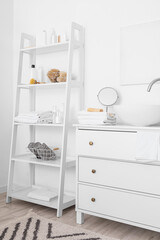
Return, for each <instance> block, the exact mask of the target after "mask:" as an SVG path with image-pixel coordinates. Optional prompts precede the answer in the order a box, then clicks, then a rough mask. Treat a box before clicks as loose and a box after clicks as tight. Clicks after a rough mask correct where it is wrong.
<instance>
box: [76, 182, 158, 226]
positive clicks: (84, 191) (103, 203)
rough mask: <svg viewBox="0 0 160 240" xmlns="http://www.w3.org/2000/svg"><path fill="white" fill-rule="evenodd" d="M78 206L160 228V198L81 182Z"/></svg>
mask: <svg viewBox="0 0 160 240" xmlns="http://www.w3.org/2000/svg"><path fill="white" fill-rule="evenodd" d="M78 194H79V198H78V206H77V207H78V208H79V209H82V210H86V211H90V212H94V213H99V214H102V215H103V216H104V215H106V216H107V215H108V216H111V217H115V218H119V219H123V220H128V221H132V222H138V223H141V224H144V225H149V226H152V227H157V228H160V211H159V208H160V199H158V198H151V197H147V196H143V195H136V194H133V193H129V192H123V191H116V190H113V189H103V188H98V187H91V186H86V185H81V184H79V186H78Z"/></svg>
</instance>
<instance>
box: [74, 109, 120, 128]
mask: <svg viewBox="0 0 160 240" xmlns="http://www.w3.org/2000/svg"><path fill="white" fill-rule="evenodd" d="M78 122H79V124H93V125H94V124H115V123H116V118H115V116H112V114H109V113H106V112H87V111H80V112H79V113H78Z"/></svg>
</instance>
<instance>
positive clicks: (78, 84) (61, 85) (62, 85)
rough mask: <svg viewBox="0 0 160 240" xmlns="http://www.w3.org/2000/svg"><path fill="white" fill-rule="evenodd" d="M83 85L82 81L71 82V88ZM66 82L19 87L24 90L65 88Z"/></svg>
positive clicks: (21, 85)
mask: <svg viewBox="0 0 160 240" xmlns="http://www.w3.org/2000/svg"><path fill="white" fill-rule="evenodd" d="M80 84H81V82H80V81H77V80H71V82H70V84H69V86H71V87H79V86H80ZM66 85H67V84H66V82H60V83H58V82H57V83H44V84H24V83H22V84H19V85H18V86H17V87H18V88H24V89H30V88H38V89H42V88H65V87H66Z"/></svg>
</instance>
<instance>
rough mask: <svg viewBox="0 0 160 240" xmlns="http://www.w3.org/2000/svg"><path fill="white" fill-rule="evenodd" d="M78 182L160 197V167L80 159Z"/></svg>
mask: <svg viewBox="0 0 160 240" xmlns="http://www.w3.org/2000/svg"><path fill="white" fill-rule="evenodd" d="M78 180H79V181H81V182H88V183H93V184H100V185H105V186H111V187H116V188H123V189H128V190H134V191H140V192H146V193H150V194H157V195H160V166H154V165H145V164H138V163H127V162H120V161H110V160H103V159H93V158H85V157H79V159H78Z"/></svg>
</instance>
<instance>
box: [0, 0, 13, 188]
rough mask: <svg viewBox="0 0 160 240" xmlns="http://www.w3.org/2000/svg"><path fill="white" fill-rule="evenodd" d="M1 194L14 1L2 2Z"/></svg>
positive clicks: (6, 149) (7, 145)
mask: <svg viewBox="0 0 160 240" xmlns="http://www.w3.org/2000/svg"><path fill="white" fill-rule="evenodd" d="M0 29H1V37H0V76H1V87H0V112H1V114H0V115H1V118H0V123H1V124H0V151H1V155H0V192H1V191H4V190H5V188H6V182H7V172H8V162H9V151H10V140H11V122H12V108H13V106H12V102H13V101H12V92H13V91H12V84H13V71H12V69H13V66H12V65H13V61H12V60H13V59H12V57H13V1H12V0H1V1H0Z"/></svg>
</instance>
